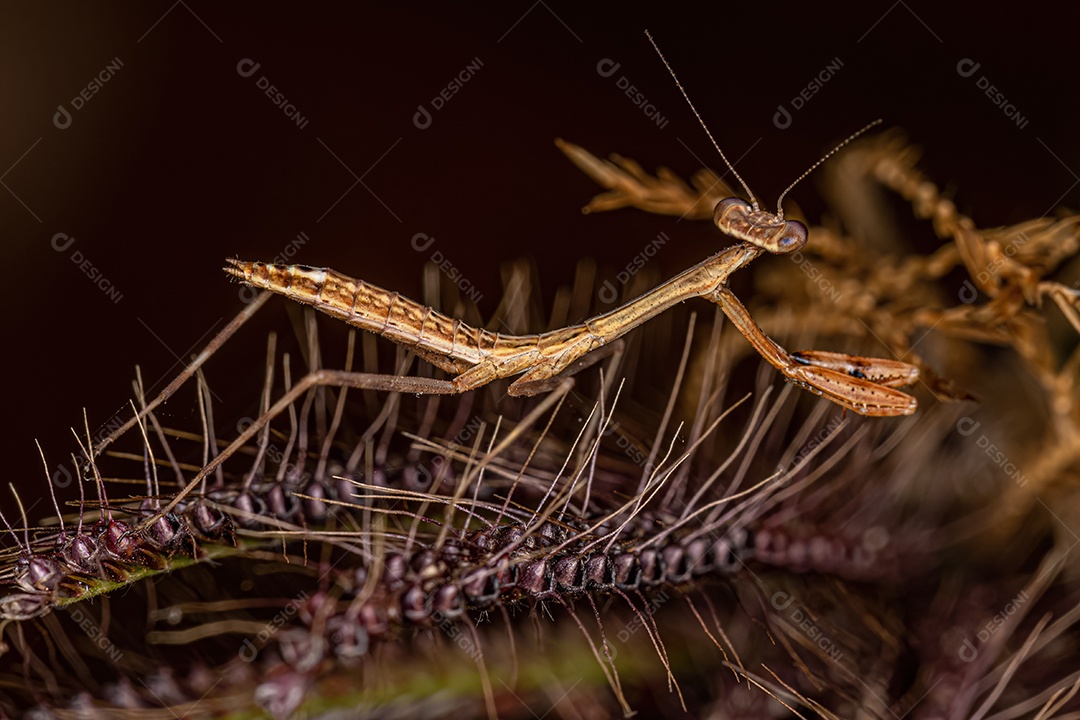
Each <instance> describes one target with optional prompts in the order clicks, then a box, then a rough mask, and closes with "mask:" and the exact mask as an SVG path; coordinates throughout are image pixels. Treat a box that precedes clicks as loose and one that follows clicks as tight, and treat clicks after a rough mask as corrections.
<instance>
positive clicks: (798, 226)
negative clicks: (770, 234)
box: [774, 220, 808, 255]
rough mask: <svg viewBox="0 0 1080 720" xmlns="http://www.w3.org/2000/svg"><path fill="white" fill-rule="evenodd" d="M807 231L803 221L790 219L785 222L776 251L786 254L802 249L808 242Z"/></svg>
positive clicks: (777, 241)
mask: <svg viewBox="0 0 1080 720" xmlns="http://www.w3.org/2000/svg"><path fill="white" fill-rule="evenodd" d="M807 233H808V231H807V229H806V226H805V225H803V224H802V223H801V222H799V221H798V220H788V221H787V222H786V223H785V224H784V231H783V233H782V234H781V235H780V237H779V238H777V240H776V250H775V251H774V252H776V253H779V254H781V255H786V254H788V253H793V252H795V251H796V250H799V249H801V248H802V246H803V245H805V244H806V238H807Z"/></svg>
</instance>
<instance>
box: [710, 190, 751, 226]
mask: <svg viewBox="0 0 1080 720" xmlns="http://www.w3.org/2000/svg"><path fill="white" fill-rule="evenodd" d="M752 211H753V208H752V207H751V206H750V203H748V202H746V201H745V200H743V199H742V198H737V197H729V198H727V199H725V200H721V201H720V202H718V203H716V209H715V210H713V223H714V224H715V225H716V227H718V228H720V231H721V232H729V230H728V228H730V227H731V225H732V220H733V219H734V218H740V219H743V221H744V222H745V218H746V217H747V216H748V215H749V213H751V212H752Z"/></svg>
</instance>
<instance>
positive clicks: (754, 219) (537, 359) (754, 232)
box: [225, 33, 919, 417]
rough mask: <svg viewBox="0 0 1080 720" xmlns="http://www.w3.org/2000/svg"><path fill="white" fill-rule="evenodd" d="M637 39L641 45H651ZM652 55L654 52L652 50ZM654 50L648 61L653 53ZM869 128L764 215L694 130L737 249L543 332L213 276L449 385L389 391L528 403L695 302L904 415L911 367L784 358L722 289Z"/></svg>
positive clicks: (343, 279)
mask: <svg viewBox="0 0 1080 720" xmlns="http://www.w3.org/2000/svg"><path fill="white" fill-rule="evenodd" d="M646 34H647V33H646ZM649 41H650V42H653V40H652V37H651V36H649ZM653 47H654V48H656V43H655V42H653ZM656 51H657V53H658V54H660V50H659V48H656ZM660 58H661V60H663V62H664V65H665V66H666V67H667V68H668V71H669V72H671V75H672V77H673V78H675V83H676V85H678V87H679V90H680V92H682V94H683V96H684V97H685V98H686V101H687V102H688V103H689V104H690V107H691V109H692V110H693V112H694V115H695V116H696V117H697V118H698V121H699V122H701V125H702V127H705V123H704V121H703V120H702V119H701V116H700V115H699V114H698V111H697V109H696V108H694V105H693V103H692V102H690V98H689V96H688V95H687V94H686V91H685V90H683V87H682V85H681V84H680V83H679V81H678V78H676V77H675V73H674V71H672V70H671V66H670V65H668V63H667V60H666V59H664V57H663V55H662V54H660ZM880 122H881V121H880V120H878V121H875V122H873V123H871V124H869V125H867V126H866V127H864V128H862V129H861V130H859V131H858V132H856V133H854V134H853V135H851V136H850V137H848V138H847V139H846V140H844V141H843V142H842V143H840V144H839V145H837V146H836V147H835V148H833V149H832V150H831V151H830V152H829V153H827V154H826V155H824V156H823V157H822V158H821V159H819V160H818V161H817V162H816V163H814V165H812V166H811V167H810V168H809V169H808V170H807V171H806V172H805V173H803V174H802V175H801V176H799V178H798V179H796V181H795V182H794V183H792V184H791V185H790V186H788V188H787V189H786V190H784V192H783V193H781V195H780V199H779V200H778V202H777V211H776V213H771V212H768V211H765V210H761V209H760V207H759V205H758V201H757V198H755V197H754V194H753V193H752V192H751V191H750V188H749V187H748V186H747V184H746V183H745V182H744V181H743V179H742V178H741V177H740V176H739V174H738V173H737V172H736V171H735V168H734V167H733V166H732V165H731V163H730V162H729V161H728V159H727V158H726V157H725V156H724V154H723V152H722V151H720V147H719V145H717V143H716V141H715V140H714V139H713V137H712V134H711V133H709V130H708V128H707V127H705V132H706V133H707V134H708V136H709V139H710V140H711V141H712V143H713V145H714V146H715V147H716V149H717V151H718V152H720V156H721V158H723V160H724V162H725V163H726V164H727V166H728V167H729V168H730V169H731V171H732V173H733V174H734V175H735V177H736V178H737V179H738V180H739V182H740V183H741V184H742V186H743V188H744V189H745V190H746V192H747V195H748V196H749V197H750V199H751V201H750V202H746V201H745V200H743V199H741V198H738V197H733V198H728V199H725V200H721V201H720V202H719V203H718V204H717V206H716V210H715V213H714V217H713V221H714V223H715V224H716V226H717V227H718V228H719V229H720V231H721V232H723V233H724V234H726V235H730V236H732V237H735V238H737V239H739V240H740V241H741V242H740V243H739V244H737V245H734V246H732V247H729V248H727V249H725V250H723V251H721V252H719V253H717V254H716V255H714V256H712V257H710V258H708V259H707V260H705V261H703V262H701V263H698V264H697V265H695V266H693V267H691V268H689V269H688V270H685V271H683V272H682V273H680V274H679V275H676V276H675V277H673V278H672V279H670V280H668V281H667V282H665V283H664V284H662V285H660V286H658V287H656V288H654V289H653V290H650V291H649V292H647V293H645V294H644V295H642V296H641V297H639V298H637V299H636V300H633V301H631V302H629V303H627V304H625V305H623V306H622V307H619V308H616V309H615V310H612V311H610V312H607V313H603V314H601V315H597V316H596V317H594V318H591V319H589V320H586V321H585V322H583V323H581V324H578V325H572V326H569V327H565V328H561V329H558V330H552V331H550V332H545V333H541V334H536V335H504V334H501V333H494V332H490V331H488V330H483V329H481V328H474V327H471V326H469V325H466V324H465V323H463V322H461V321H460V320H456V319H454V318H451V317H448V316H446V315H443V314H442V313H439V312H437V311H436V310H434V309H432V308H430V307H427V306H425V305H421V304H419V303H417V302H414V301H412V300H409V299H407V298H404V297H402V296H400V295H399V294H398V293H395V292H389V291H387V290H383V289H381V288H379V287H376V286H374V285H371V284H369V283H366V282H364V281H362V280H355V279H353V278H350V277H348V276H346V275H343V274H341V273H338V272H335V271H333V270H330V269H326V268H312V267H308V266H304V265H268V264H266V263H261V262H244V261H240V260H235V259H230V260H228V262H229V263H230V266H229V267H226V268H225V271H226V272H228V273H229V274H231V275H233V276H234V277H236V278H238V279H240V280H241V281H243V282H245V283H247V284H249V285H252V286H254V287H258V288H264V289H267V290H271V291H273V292H276V293H280V294H282V295H285V296H286V297H289V298H291V299H293V300H296V301H298V302H302V303H305V304H308V305H311V306H313V307H315V308H316V309H318V310H321V311H323V312H325V313H327V314H329V315H332V316H334V317H337V318H339V319H341V320H344V321H345V322H347V323H349V324H351V325H354V326H356V327H359V328H362V329H364V330H370V331H372V332H376V333H378V334H380V335H382V336H384V337H386V338H388V339H390V340H393V341H394V342H397V343H400V344H402V345H405V346H407V347H408V348H409V349H411V350H412V351H413V352H415V353H416V354H417V355H418V356H419V357H421V358H423V359H424V360H427V361H428V362H430V363H431V364H433V365H435V366H436V367H438V368H440V369H442V370H445V371H446V372H448V373H453V374H454V375H455V377H454V378H453V379H452V380H433V379H428V378H398V379H397V380H398V382H397V386H398V387H400V389H401V390H403V391H406V392H417V393H427V394H435V393H437V394H453V393H461V392H467V391H469V390H473V389H476V388H478V387H481V386H483V385H486V384H487V383H489V382H491V381H493V380H496V379H499V378H505V377H512V376H514V375H519V374H520V375H521V377H519V378H518V379H516V380H515V381H513V382H512V383H511V384H510V386H509V390H508V391H509V393H510V394H511V395H518V396H520V395H534V394H536V393H539V392H543V391H545V390H548V389H550V388H551V386H552V381H553V380H554V379H555V378H556V376H558V375H559V374H560V373H562V372H563V371H564V370H566V369H567V368H569V367H570V366H571V365H572V364H573V363H574V362H575V361H578V360H579V359H582V358H583V357H584V356H586V355H588V354H589V353H591V352H593V351H594V350H597V349H598V348H601V347H603V346H604V345H608V344H610V343H612V342H613V341H615V340H617V339H618V338H619V337H621V336H622V335H624V334H626V333H627V332H629V331H630V330H632V329H633V328H635V327H637V326H638V325H640V324H641V323H643V322H645V321H646V320H649V319H651V318H653V317H655V316H656V315H659V314H660V313H662V312H664V311H665V310H667V309H668V308H670V307H672V306H673V305H675V304H677V303H680V302H683V301H684V300H688V299H690V298H693V297H705V298H708V299H709V300H712V301H713V302H715V303H718V304H719V305H720V307H721V308H722V309H723V311H724V313H725V314H726V315H727V316H728V318H730V320H731V321H732V322H733V323H734V324H735V327H737V328H738V329H739V331H740V332H741V333H742V334H743V335H745V336H746V339H747V340H749V341H750V344H751V345H752V346H753V347H754V349H755V350H756V351H757V352H758V353H759V354H761V356H762V357H763V358H765V360H767V361H768V362H769V363H771V364H772V365H773V366H775V367H776V368H777V369H778V370H779V371H780V372H781V373H783V375H784V376H785V377H786V378H787V379H788V380H790V381H791V382H794V383H796V384H798V385H800V386H802V387H804V388H806V389H808V390H810V391H812V392H814V393H817V394H819V395H822V396H824V397H826V398H828V399H829V400H832V401H833V402H835V403H837V404H839V405H841V406H843V407H845V408H847V409H849V410H852V411H854V412H857V413H860V414H862V415H871V416H878V417H889V416H897V415H910V414H912V413H913V412H915V409H916V407H917V402H916V400H915V398H913V397H911V396H910V395H907V394H906V393H903V392H900V391H899V390H896V389H895V388H897V387H902V386H905V385H909V384H911V383H913V382H915V381H916V380H917V379H918V377H919V370H918V368H917V367H915V366H914V365H910V364H908V363H905V362H901V361H899V360H886V359H881V358H865V357H860V356H855V355H845V354H840V353H831V352H821V351H803V352H796V353H788V352H787V351H786V350H784V349H783V348H782V347H780V346H779V345H777V344H776V343H775V342H773V341H772V340H771V339H769V337H768V336H767V335H766V334H765V333H764V332H763V331H762V329H761V328H760V327H758V325H757V323H756V322H754V319H753V318H752V317H751V316H750V313H749V312H748V311H747V309H746V308H745V307H744V306H743V304H742V303H741V302H740V301H739V299H738V298H737V297H735V295H734V293H732V291H731V290H730V289H729V288H728V286H727V281H728V278H729V277H730V276H731V274H732V273H733V272H735V271H736V270H738V269H740V268H742V267H745V266H746V265H748V264H750V263H751V262H752V261H753V260H754V259H756V258H757V257H758V256H760V255H762V254H763V253H765V252H770V253H773V254H786V253H791V252H794V251H796V250H798V249H800V248H801V247H803V245H805V244H806V241H807V234H808V233H807V229H806V226H805V225H803V224H802V223H800V222H798V221H796V220H785V219H784V215H783V208H782V206H781V202H782V201H783V197H784V195H786V194H787V192H788V190H790V189H791V188H792V187H794V186H795V184H796V183H798V182H799V180H802V179H803V178H804V177H806V176H807V175H808V174H809V173H810V172H811V171H812V170H813V169H814V168H816V167H817V166H818V165H820V164H821V163H822V162H824V161H825V160H826V159H827V158H829V157H830V156H831V155H832V154H833V153H835V152H836V151H837V150H839V149H840V148H841V147H843V146H844V145H846V144H847V143H849V142H851V141H852V140H853V139H855V138H856V137H858V136H859V135H861V134H863V133H864V132H866V131H867V130H868V129H870V128H871V127H873V126H875V125H877V124H878V123H880Z"/></svg>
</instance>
